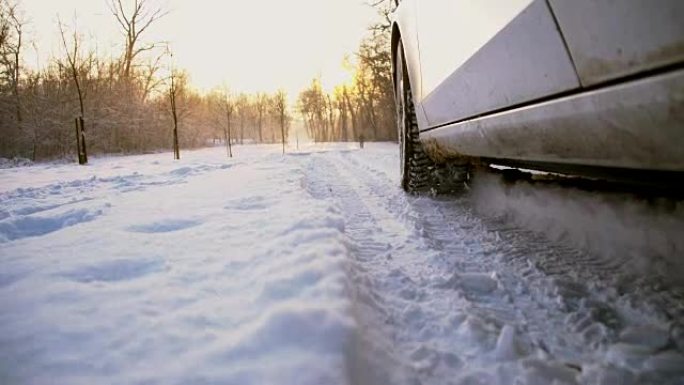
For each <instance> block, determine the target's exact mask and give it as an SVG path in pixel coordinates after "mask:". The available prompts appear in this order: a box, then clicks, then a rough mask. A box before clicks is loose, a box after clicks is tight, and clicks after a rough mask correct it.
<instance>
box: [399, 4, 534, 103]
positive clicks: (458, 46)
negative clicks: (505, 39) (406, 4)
mask: <svg viewBox="0 0 684 385" xmlns="http://www.w3.org/2000/svg"><path fill="white" fill-rule="evenodd" d="M402 3H403V2H402ZM530 3H532V0H508V1H500V0H427V1H426V0H422V1H418V3H417V6H416V9H415V14H414V15H412V16H413V17H414V18H415V19H416V20H417V27H418V29H417V32H418V40H419V42H420V60H421V68H422V71H421V74H422V83H421V90H420V91H421V92H420V99H421V100H422V99H423V98H424V97H426V96H427V95H429V94H430V93H431V92H432V91H434V90H435V89H436V88H437V87H438V86H439V85H440V84H442V83H443V82H444V81H445V80H446V79H447V78H448V77H449V76H450V75H451V74H452V73H453V72H454V71H455V70H456V69H458V68H459V67H460V66H461V65H463V64H464V63H465V62H467V61H468V60H469V59H470V58H471V57H472V56H473V55H474V54H475V53H476V52H477V51H479V50H480V48H482V47H483V46H484V45H485V44H487V42H489V41H490V40H491V39H492V38H493V37H494V36H496V35H497V34H498V33H499V32H500V31H501V29H502V28H503V27H504V26H505V25H507V24H508V23H510V22H511V21H512V20H513V19H514V18H515V17H516V16H517V15H518V14H520V12H522V11H523V10H524V9H525V8H527V6H529V5H530ZM401 6H402V7H403V4H402V5H401Z"/></svg>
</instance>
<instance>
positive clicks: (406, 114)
mask: <svg viewBox="0 0 684 385" xmlns="http://www.w3.org/2000/svg"><path fill="white" fill-rule="evenodd" d="M396 57H397V58H396V59H397V62H396V67H395V71H396V74H395V79H396V82H395V105H396V118H397V130H398V138H399V161H400V172H401V187H402V188H403V189H404V190H405V191H407V192H421V191H426V190H429V188H430V183H429V180H430V175H429V171H430V170H429V169H430V167H431V166H433V162H432V161H431V160H430V159H429V158H428V157H427V155H426V154H425V152H424V151H423V147H422V145H421V143H420V140H419V138H418V136H419V133H420V132H419V129H418V122H417V121H416V112H415V106H414V104H413V96H412V94H411V86H410V84H409V81H408V76H407V73H406V65H405V64H404V51H403V46H402V45H401V42H400V43H399V45H398V47H397V55H396Z"/></svg>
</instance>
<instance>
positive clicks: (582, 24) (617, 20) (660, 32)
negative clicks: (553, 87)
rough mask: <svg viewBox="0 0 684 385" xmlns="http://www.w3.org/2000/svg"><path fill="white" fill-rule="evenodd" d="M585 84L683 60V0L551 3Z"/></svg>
mask: <svg viewBox="0 0 684 385" xmlns="http://www.w3.org/2000/svg"><path fill="white" fill-rule="evenodd" d="M549 3H550V4H551V8H552V10H553V13H554V15H555V16H556V18H557V20H558V24H559V26H560V29H561V31H562V33H563V36H564V37H565V40H566V41H567V44H568V47H569V50H570V53H571V54H572V58H573V62H574V63H575V66H576V67H577V72H578V73H579V76H580V78H581V81H582V85H584V86H594V85H597V84H599V83H602V82H606V81H610V80H615V79H617V78H620V77H624V76H629V75H634V74H637V73H640V72H644V71H649V70H654V69H657V68H661V67H666V66H669V65H673V64H676V63H681V62H684V1H683V0H621V1H618V2H616V1H610V0H549Z"/></svg>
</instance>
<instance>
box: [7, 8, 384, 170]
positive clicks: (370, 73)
mask: <svg viewBox="0 0 684 385" xmlns="http://www.w3.org/2000/svg"><path fill="white" fill-rule="evenodd" d="M18 1H19V0H0V138H2V139H1V140H0V157H5V158H12V157H22V158H29V159H31V160H34V161H39V160H46V159H54V158H72V157H73V156H74V154H80V146H78V148H77V144H76V143H77V137H79V138H83V141H84V143H87V146H88V148H87V152H88V153H89V154H104V153H121V154H132V153H146V152H154V151H159V150H167V149H169V148H173V147H175V146H174V144H175V142H178V146H179V147H181V148H197V147H203V146H206V145H210V144H212V143H213V144H217V143H225V144H228V145H230V144H234V143H240V144H244V143H281V142H283V149H284V142H286V141H287V139H288V136H289V131H290V130H289V128H290V126H291V125H292V122H293V121H294V120H301V121H302V124H303V125H304V126H305V127H306V129H307V131H308V133H309V136H310V137H311V138H312V139H314V140H315V141H355V140H359V139H360V138H362V139H364V140H395V139H396V132H395V128H394V117H393V116H394V112H393V102H392V92H393V90H392V84H391V72H390V71H391V64H390V52H389V46H388V45H389V44H388V40H389V38H388V34H387V33H386V31H380V30H376V29H371V32H370V35H369V37H368V38H367V39H365V40H364V41H363V43H362V44H361V46H360V48H359V51H358V53H357V60H356V62H357V64H356V67H357V68H356V74H355V76H354V80H353V82H352V84H344V85H339V86H338V87H336V88H335V90H334V92H332V93H325V92H323V90H322V88H321V85H320V81H319V80H317V79H314V81H313V82H312V83H311V86H310V87H308V88H307V89H305V90H303V91H302V92H301V94H300V95H299V97H298V98H297V103H296V108H295V109H290V108H288V106H289V103H288V100H287V95H286V94H285V93H284V92H282V91H279V92H275V93H233V92H231V91H230V90H229V89H228V88H226V87H223V88H217V89H215V90H213V91H210V92H206V93H200V92H198V91H197V90H195V89H193V88H192V86H191V84H190V81H189V76H188V74H187V72H186V71H184V70H183V69H178V68H175V67H174V66H173V60H172V54H171V50H170V48H169V47H168V45H167V44H165V43H163V42H149V41H147V40H146V39H145V37H146V33H147V31H148V29H149V28H150V26H152V25H153V24H154V23H155V22H156V21H157V20H159V19H161V18H163V17H164V16H165V15H166V12H165V11H164V10H162V9H161V8H154V7H153V5H152V3H151V2H150V1H149V0H133V1H132V2H131V3H126V2H124V1H123V0H107V1H109V2H108V3H107V4H108V6H109V10H110V12H111V15H112V18H111V21H112V23H115V25H117V26H118V28H119V30H120V31H121V32H122V37H123V39H122V42H121V45H120V46H121V52H120V53H119V54H118V55H114V56H111V55H109V56H106V55H102V54H100V53H99V52H97V51H96V50H95V49H92V48H89V47H90V46H92V44H90V45H89V44H86V43H88V41H86V40H85V38H84V35H83V34H82V32H81V31H79V30H78V28H77V25H76V23H75V22H74V23H72V24H67V23H64V22H63V21H62V20H58V21H57V23H56V25H55V32H56V33H59V34H60V37H61V42H62V47H61V49H62V52H61V54H59V55H56V56H53V57H51V58H50V59H49V60H48V62H47V63H46V64H45V65H44V66H43V67H42V68H29V67H27V66H25V65H24V63H23V62H22V60H23V57H24V53H25V52H24V51H25V50H26V47H29V46H30V42H27V41H26V36H25V33H24V31H25V29H26V26H27V20H28V18H26V17H25V16H23V13H22V10H21V4H20V3H19V2H18ZM79 120H80V122H81V129H82V132H81V131H79ZM174 132H177V138H174V135H173V133H174ZM227 153H228V155H231V153H232V149H231V148H227ZM79 158H80V156H79Z"/></svg>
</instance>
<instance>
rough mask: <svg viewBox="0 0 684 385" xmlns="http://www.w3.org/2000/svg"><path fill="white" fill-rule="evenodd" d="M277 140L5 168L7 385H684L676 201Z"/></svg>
mask: <svg viewBox="0 0 684 385" xmlns="http://www.w3.org/2000/svg"><path fill="white" fill-rule="evenodd" d="M279 151H280V149H279V147H278V146H244V147H240V146H238V147H236V148H234V152H235V154H236V157H235V158H233V159H228V158H226V156H225V150H224V149H222V148H210V149H203V150H198V151H192V152H184V153H183V154H182V159H181V160H180V161H173V160H172V155H171V154H170V153H164V154H153V155H144V156H130V157H103V158H97V159H94V160H92V162H91V164H90V165H88V166H85V167H78V166H75V165H72V164H46V165H35V166H30V167H26V166H24V167H16V168H8V169H3V170H0V266H2V268H1V269H0V308H1V309H2V312H0V383H2V384H361V385H364V384H368V385H370V384H411V385H414V384H531V385H532V384H552V383H553V384H683V383H684V355H683V354H682V352H683V351H684V328H683V327H682V319H683V318H684V317H683V315H684V304H683V303H684V290H682V285H681V276H682V275H681V274H680V273H681V270H680V269H681V267H682V264H681V251H682V250H684V246H683V245H682V243H683V242H684V241H682V240H679V239H677V237H676V234H681V230H682V229H683V228H684V227H683V225H684V222H682V221H683V219H682V217H683V216H682V215H681V214H682V212H683V211H684V209H683V208H682V206H681V205H677V204H675V205H674V206H672V204H667V205H664V206H663V207H661V206H657V205H656V207H649V208H645V206H644V205H642V204H640V203H633V202H630V203H626V202H625V200H624V199H622V197H608V198H606V197H599V198H596V197H595V196H594V194H591V193H588V192H582V191H576V192H571V193H568V192H567V191H564V190H563V191H560V190H557V189H554V188H546V189H544V188H536V187H532V186H525V185H521V186H514V187H511V186H508V185H505V184H503V183H501V181H500V180H498V179H496V177H495V176H492V175H482V176H479V177H478V178H476V183H474V184H473V185H471V190H470V191H468V192H466V193H464V194H463V195H461V196H451V197H429V196H423V197H417V196H409V195H406V194H404V193H403V192H402V191H401V190H400V189H399V188H398V170H397V163H398V159H397V151H396V145H394V144H369V145H368V146H367V147H366V148H365V149H363V150H360V149H358V148H356V146H354V145H346V144H339V145H327V146H323V145H319V146H313V145H311V146H306V147H305V148H303V149H302V150H299V151H297V150H294V149H291V153H289V154H287V155H284V156H283V155H282V154H280V153H279ZM651 204H652V203H651Z"/></svg>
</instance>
